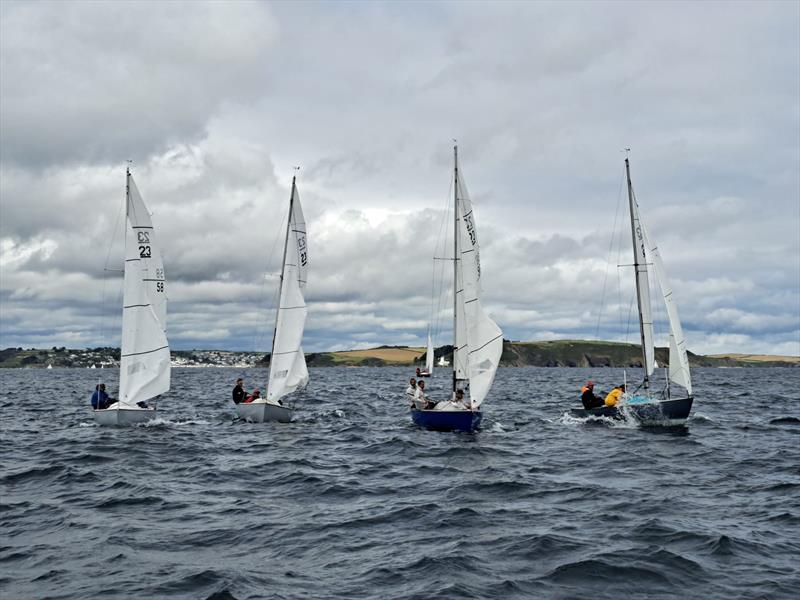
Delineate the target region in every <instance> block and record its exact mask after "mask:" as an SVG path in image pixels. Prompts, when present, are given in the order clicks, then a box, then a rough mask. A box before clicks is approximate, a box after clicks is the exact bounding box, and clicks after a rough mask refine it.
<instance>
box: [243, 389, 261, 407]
mask: <svg viewBox="0 0 800 600" xmlns="http://www.w3.org/2000/svg"><path fill="white" fill-rule="evenodd" d="M259 398H261V390H259V389H255V390H253V393H252V394H250V395H249V396H248V397H247V400H245V401H244V403H245V404H250V403H251V402H253V400H258V399H259Z"/></svg>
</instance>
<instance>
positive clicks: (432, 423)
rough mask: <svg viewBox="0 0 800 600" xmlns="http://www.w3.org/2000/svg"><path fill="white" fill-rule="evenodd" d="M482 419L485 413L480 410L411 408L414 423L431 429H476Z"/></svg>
mask: <svg viewBox="0 0 800 600" xmlns="http://www.w3.org/2000/svg"><path fill="white" fill-rule="evenodd" d="M482 419H483V413H481V411H479V410H474V411H473V410H446V411H445V410H417V409H411V420H412V421H414V424H415V425H418V426H419V427H423V428H425V429H428V430H430V431H475V430H476V429H478V427H480V424H481V420H482Z"/></svg>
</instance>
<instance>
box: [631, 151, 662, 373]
mask: <svg viewBox="0 0 800 600" xmlns="http://www.w3.org/2000/svg"><path fill="white" fill-rule="evenodd" d="M625 169H626V172H627V175H628V200H629V203H630V213H631V233H632V236H633V257H634V264H635V267H636V294H637V301H638V304H639V322H640V328H641V334H642V356H643V359H644V365H643V367H644V372H645V381H647V380H648V379H649V377H650V375H652V374H653V370H654V368H655V344H654V342H653V311H652V307H651V305H650V281H649V279H648V276H647V260H648V257H647V254H648V253H647V252H646V250H645V241H644V234H643V233H642V224H641V221H640V219H639V206H638V204H637V203H636V197H635V196H634V194H633V184H631V176H630V166H629V164H628V159H625Z"/></svg>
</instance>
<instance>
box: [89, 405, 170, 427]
mask: <svg viewBox="0 0 800 600" xmlns="http://www.w3.org/2000/svg"><path fill="white" fill-rule="evenodd" d="M92 415H93V416H94V420H95V423H97V424H98V425H120V426H126V425H138V424H139V423H147V422H148V421H152V420H153V419H155V418H156V409H155V408H106V409H103V410H93V411H92Z"/></svg>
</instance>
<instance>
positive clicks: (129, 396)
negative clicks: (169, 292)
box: [91, 169, 170, 425]
mask: <svg viewBox="0 0 800 600" xmlns="http://www.w3.org/2000/svg"><path fill="white" fill-rule="evenodd" d="M125 192H126V193H125V195H126V201H125V213H126V216H127V221H128V228H127V230H126V233H125V269H124V273H125V276H124V283H123V295H122V344H121V348H120V362H119V398H118V400H117V402H115V403H114V404H112V405H111V406H109V407H108V408H106V409H97V410H93V411H92V412H93V414H94V419H95V421H96V422H97V423H98V424H100V425H135V424H136V423H143V422H145V421H149V420H150V419H153V418H155V416H156V407H155V406H147V401H148V400H151V399H152V398H155V397H156V396H158V395H160V394H163V393H165V392H167V391H169V385H170V356H169V343H168V342H167V333H166V323H167V296H166V293H165V291H164V286H165V285H166V280H165V278H164V263H163V261H162V258H161V252H160V250H159V248H158V246H157V244H156V237H155V231H154V229H153V222H152V220H151V219H150V213H149V212H148V211H147V207H146V206H145V204H144V201H143V200H142V196H141V195H140V194H139V190H138V189H137V188H136V184H135V183H134V181H133V176H132V175H131V172H130V169H127V171H126V184H125ZM91 368H95V367H94V365H92V367H91Z"/></svg>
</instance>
